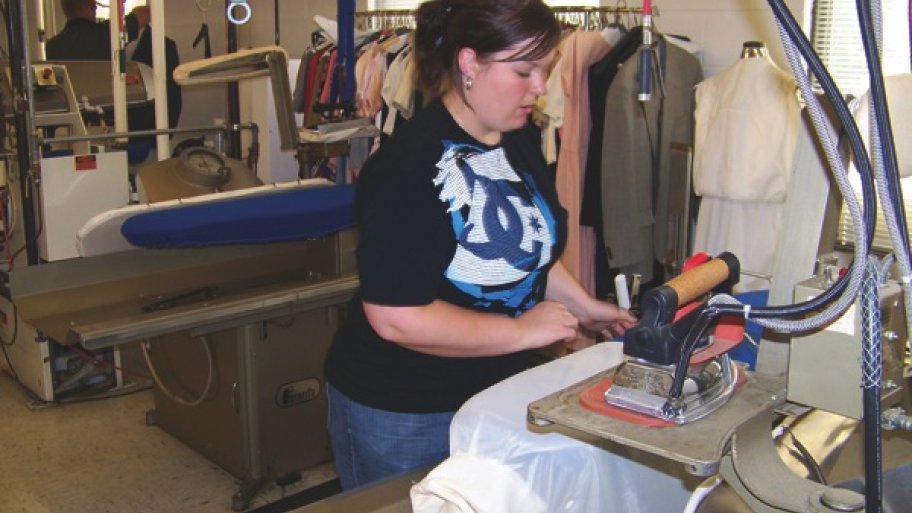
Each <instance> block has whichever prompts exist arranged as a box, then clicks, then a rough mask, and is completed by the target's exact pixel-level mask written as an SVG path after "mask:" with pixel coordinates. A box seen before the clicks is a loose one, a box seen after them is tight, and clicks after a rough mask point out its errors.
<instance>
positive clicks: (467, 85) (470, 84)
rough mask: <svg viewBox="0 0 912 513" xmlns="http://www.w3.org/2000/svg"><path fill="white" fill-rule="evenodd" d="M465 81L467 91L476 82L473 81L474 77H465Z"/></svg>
mask: <svg viewBox="0 0 912 513" xmlns="http://www.w3.org/2000/svg"><path fill="white" fill-rule="evenodd" d="M463 83H464V84H465V89H466V91H468V90H469V89H471V88H472V84H474V82H473V81H472V77H465V80H463Z"/></svg>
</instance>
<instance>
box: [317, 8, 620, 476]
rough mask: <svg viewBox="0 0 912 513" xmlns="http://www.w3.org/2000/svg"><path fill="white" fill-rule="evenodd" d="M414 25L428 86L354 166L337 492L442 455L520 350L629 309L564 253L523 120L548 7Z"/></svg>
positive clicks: (336, 364)
mask: <svg viewBox="0 0 912 513" xmlns="http://www.w3.org/2000/svg"><path fill="white" fill-rule="evenodd" d="M416 21H417V29H416V31H415V34H414V36H415V43H414V51H415V52H416V53H415V58H416V59H417V62H416V66H415V67H416V69H417V70H419V72H418V73H419V76H418V84H419V87H420V88H421V90H422V91H423V92H424V93H425V94H427V95H429V96H430V97H433V98H435V99H434V101H433V102H431V104H430V105H429V106H428V107H426V108H425V109H424V110H422V111H421V112H419V113H418V114H416V115H415V117H414V118H413V119H412V120H410V121H409V122H408V123H406V124H404V125H403V126H401V127H400V128H398V129H397V131H396V132H395V133H394V135H393V136H392V137H391V138H390V139H389V140H387V141H386V142H384V144H383V145H382V146H381V148H380V149H379V150H378V151H377V153H376V154H374V155H373V156H372V157H371V158H370V159H369V160H368V162H366V163H365V166H364V168H363V169H362V172H361V175H360V178H359V182H358V192H357V198H356V209H357V219H358V224H359V229H360V236H361V238H360V242H359V246H358V250H357V255H358V269H359V273H360V280H361V288H360V291H359V294H358V295H356V297H355V298H354V299H353V301H352V303H351V305H350V306H351V308H350V312H349V316H348V318H347V319H346V321H345V322H344V324H343V326H342V327H341V329H340V330H339V332H338V334H337V336H336V339H335V341H334V343H333V346H332V348H331V349H330V353H329V357H328V360H327V368H326V377H327V381H328V383H329V385H328V389H329V400H330V414H329V417H330V419H329V423H330V435H331V438H332V445H333V452H334V455H335V463H336V469H337V472H338V474H339V477H340V480H341V482H342V486H343V488H345V489H350V488H352V487H355V486H359V485H363V484H366V483H368V482H370V481H374V480H377V479H380V478H382V477H385V476H389V475H393V474H397V473H401V472H404V471H408V470H412V469H415V468H419V467H422V466H426V465H430V464H432V463H435V462H439V461H441V460H443V459H445V458H446V457H447V456H448V455H449V443H448V432H449V424H450V421H451V419H452V417H453V414H454V413H455V411H456V410H457V409H458V408H459V407H460V405H462V403H464V402H465V401H466V400H467V399H469V398H470V397H471V396H473V395H474V394H476V393H477V392H479V391H481V390H483V389H485V388H487V387H488V386H490V385H493V384H495V383H497V382H499V381H501V380H503V379H505V378H507V377H509V376H511V375H513V374H515V373H517V372H520V371H522V370H524V369H526V368H527V367H528V366H529V364H530V350H533V349H536V348H540V347H543V346H547V345H550V344H553V343H554V342H558V341H566V340H571V339H573V338H574V337H575V336H576V330H577V328H578V327H579V326H580V325H582V326H584V327H587V328H589V329H593V330H596V331H602V332H605V333H609V334H613V335H618V334H621V333H623V331H624V330H625V329H626V328H628V327H629V326H631V325H632V324H633V323H634V318H633V317H632V316H631V315H630V314H629V313H628V312H626V311H624V310H621V309H619V308H617V307H616V306H614V305H611V304H609V303H604V302H600V301H596V300H594V299H593V298H591V297H590V296H588V295H587V294H586V293H585V292H584V291H583V289H582V288H581V287H580V286H579V284H578V283H576V282H575V281H574V279H573V278H572V277H571V276H570V274H569V273H568V272H567V270H566V269H565V268H564V267H563V266H562V265H561V264H560V263H559V262H558V261H557V259H558V257H559V256H560V252H561V249H562V247H563V244H564V240H565V238H566V233H565V232H566V228H565V221H566V212H565V211H564V209H563V208H561V206H560V204H559V203H558V200H557V195H556V192H555V190H554V186H553V180H552V179H551V178H550V176H549V174H548V171H547V168H546V165H545V162H544V159H543V157H542V155H541V153H540V150H539V148H540V144H539V139H538V136H537V134H536V132H535V130H534V129H533V128H532V127H531V126H530V125H529V114H530V113H531V112H532V108H533V106H534V104H535V102H536V100H537V99H538V97H539V96H541V95H542V94H544V92H545V81H546V79H547V75H548V69H549V66H550V65H551V63H552V61H553V59H554V54H555V48H556V46H557V43H558V41H559V39H560V28H559V26H558V24H557V22H556V21H555V19H554V16H553V13H552V12H551V10H550V9H549V8H548V7H547V6H546V5H545V4H544V3H542V2H541V0H506V1H497V2H491V1H490V0H432V1H429V2H426V3H424V4H422V5H421V6H420V7H419V9H418V11H417V12H416Z"/></svg>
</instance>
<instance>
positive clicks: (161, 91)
mask: <svg viewBox="0 0 912 513" xmlns="http://www.w3.org/2000/svg"><path fill="white" fill-rule="evenodd" d="M148 5H149V11H150V16H151V20H150V21H149V29H154V30H152V68H153V75H152V77H153V78H152V85H153V88H154V91H155V128H157V129H166V128H168V126H170V125H169V120H168V86H167V75H168V65H167V62H165V2H164V0H149V4H148ZM147 30H148V29H147ZM155 144H156V148H157V149H158V160H160V161H161V160H165V159H167V158H170V157H171V141H170V139H168V136H167V134H164V133H161V132H159V134H158V137H157V138H156V139H155Z"/></svg>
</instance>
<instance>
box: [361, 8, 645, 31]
mask: <svg viewBox="0 0 912 513" xmlns="http://www.w3.org/2000/svg"><path fill="white" fill-rule="evenodd" d="M551 10H552V11H554V14H555V16H557V17H558V19H559V20H561V21H563V22H567V23H570V24H574V25H579V26H582V27H589V26H593V25H594V24H596V23H597V22H599V21H603V20H604V19H605V17H606V16H608V15H613V16H619V15H640V14H642V13H643V9H642V7H630V6H627V5H626V2H619V3H618V5H614V6H598V7H596V6H555V7H552V8H551ZM652 14H653V15H654V16H658V14H659V11H658V8H657V7H655V6H653V8H652ZM355 20H356V25H357V26H358V28H359V29H361V30H380V29H389V28H402V27H405V28H414V27H415V11H413V10H411V9H378V10H375V11H358V12H356V13H355Z"/></svg>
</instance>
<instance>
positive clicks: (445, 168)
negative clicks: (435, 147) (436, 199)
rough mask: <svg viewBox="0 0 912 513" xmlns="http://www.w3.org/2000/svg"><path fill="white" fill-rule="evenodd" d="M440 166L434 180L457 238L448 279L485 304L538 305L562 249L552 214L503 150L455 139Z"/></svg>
mask: <svg viewBox="0 0 912 513" xmlns="http://www.w3.org/2000/svg"><path fill="white" fill-rule="evenodd" d="M437 168H438V170H439V171H438V173H437V176H436V177H435V178H434V184H435V185H437V186H442V187H441V191H440V199H441V200H442V201H444V202H446V203H448V205H449V208H448V210H447V211H448V212H449V214H450V216H451V219H452V222H453V230H454V232H455V234H456V240H457V248H456V254H455V256H454V257H453V260H452V261H451V262H450V265H449V267H448V268H447V271H446V276H447V278H448V279H449V280H450V281H451V282H452V283H453V284H454V285H456V286H457V287H458V288H460V289H461V290H463V291H464V292H466V293H467V294H470V295H472V296H473V297H476V298H478V300H479V302H478V304H479V305H482V304H483V305H490V304H500V305H502V306H505V307H509V308H518V309H520V310H525V309H526V308H528V307H531V306H532V304H534V301H535V299H534V297H535V293H536V290H535V287H534V286H533V284H534V283H535V279H536V278H537V277H538V275H539V274H540V272H541V271H540V269H541V267H542V266H544V265H546V264H547V263H548V262H549V261H550V260H551V250H552V247H553V246H554V233H555V231H554V220H553V217H552V216H551V213H550V211H549V210H548V209H547V207H545V206H544V205H543V204H540V203H539V202H538V200H537V199H536V198H537V197H538V195H537V194H535V191H533V190H530V189H529V188H527V187H532V186H529V185H528V184H525V183H523V181H522V180H521V179H520V178H519V175H518V174H517V172H516V171H515V170H514V169H513V167H512V166H511V165H510V163H509V162H508V161H507V158H506V155H505V154H504V151H503V149H502V148H498V149H495V150H490V151H483V150H480V149H478V148H475V147H472V146H468V145H457V144H448V145H447V147H446V150H445V151H444V154H443V157H441V159H440V161H439V162H438V163H437Z"/></svg>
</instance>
